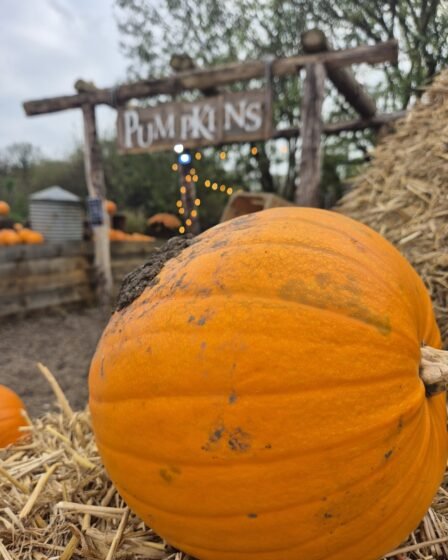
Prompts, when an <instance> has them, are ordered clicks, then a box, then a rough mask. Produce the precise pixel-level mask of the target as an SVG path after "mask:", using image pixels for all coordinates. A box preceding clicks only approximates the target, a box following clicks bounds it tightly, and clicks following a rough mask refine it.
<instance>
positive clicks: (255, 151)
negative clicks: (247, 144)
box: [250, 146, 258, 156]
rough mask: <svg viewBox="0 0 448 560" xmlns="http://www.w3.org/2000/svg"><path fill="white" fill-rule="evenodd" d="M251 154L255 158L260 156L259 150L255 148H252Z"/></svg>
mask: <svg viewBox="0 0 448 560" xmlns="http://www.w3.org/2000/svg"><path fill="white" fill-rule="evenodd" d="M250 153H251V154H252V155H253V156H256V155H257V154H258V148H256V147H255V146H254V147H253V148H251V150H250Z"/></svg>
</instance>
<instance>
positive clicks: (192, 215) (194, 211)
mask: <svg viewBox="0 0 448 560" xmlns="http://www.w3.org/2000/svg"><path fill="white" fill-rule="evenodd" d="M197 215H198V211H197V210H192V211H191V217H192V218H196V216H197Z"/></svg>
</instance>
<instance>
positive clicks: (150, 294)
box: [89, 208, 447, 560]
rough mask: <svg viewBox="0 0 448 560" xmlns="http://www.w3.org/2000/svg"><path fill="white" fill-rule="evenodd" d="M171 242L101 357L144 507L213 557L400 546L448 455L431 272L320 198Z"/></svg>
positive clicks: (108, 446) (132, 499)
mask: <svg viewBox="0 0 448 560" xmlns="http://www.w3.org/2000/svg"><path fill="white" fill-rule="evenodd" d="M182 246H184V248H182ZM167 247H168V250H167V251H166V254H167V255H169V256H171V257H172V258H170V259H169V260H167V261H166V262H165V263H163V261H162V260H161V254H160V253H157V254H156V258H155V259H154V261H153V263H152V264H147V265H146V266H145V267H143V268H142V269H140V270H139V271H137V272H135V273H133V274H132V275H130V276H129V277H128V282H127V284H126V285H125V286H124V287H123V289H122V293H121V296H120V300H119V305H118V310H117V311H116V312H115V313H114V314H113V316H112V318H111V321H110V323H109V325H108V326H107V328H106V330H105V332H104V333H103V336H102V339H101V341H100V343H99V345H98V348H97V351H96V354H95V356H94V359H93V362H92V365H91V371H90V380H89V383H90V408H91V412H92V420H93V427H94V432H95V435H96V440H97V443H98V448H99V450H100V453H101V456H102V458H103V461H104V464H105V467H106V469H107V471H108V473H109V475H110V476H111V478H112V480H113V482H114V484H115V485H116V487H117V489H118V491H119V492H120V493H121V495H122V496H123V498H124V499H125V500H126V502H127V503H128V504H129V506H130V507H131V508H132V509H133V510H134V511H135V512H136V513H137V514H138V515H140V516H141V518H142V519H143V520H144V521H145V522H146V523H147V524H148V525H149V526H151V527H152V528H153V529H154V530H155V531H157V532H158V533H159V534H160V535H162V536H163V537H164V538H165V539H167V541H168V542H170V543H171V544H173V545H175V546H177V547H179V548H180V549H182V550H184V551H186V552H187V553H189V554H191V555H193V556H195V557H198V558H200V559H202V560H255V559H257V560H286V559H288V560H289V559H297V560H299V559H300V560H305V559H306V560H324V559H325V560H330V559H331V560H374V559H377V558H379V557H381V556H382V555H383V554H384V553H386V552H387V551H389V550H391V549H392V548H394V547H395V546H398V545H399V543H400V542H401V541H402V540H403V539H404V538H406V536H407V535H408V533H409V532H411V531H412V530H413V529H415V527H416V526H417V525H418V523H419V521H420V520H421V519H422V517H423V515H424V514H425V511H426V510H427V508H428V506H429V505H430V503H431V499H432V497H433V496H434V494H435V492H436V490H437V487H438V485H439V483H440V482H441V480H442V476H443V472H444V469H445V465H446V460H447V433H446V422H445V420H446V418H445V416H446V412H445V394H444V393H441V394H438V395H434V396H431V397H430V396H427V395H426V392H425V385H424V383H423V382H422V379H421V378H420V376H419V365H420V361H421V347H422V344H425V345H429V346H433V347H439V346H440V335H439V331H438V328H437V325H436V323H435V320H434V315H433V311H432V307H431V302H430V299H429V296H428V294H427V292H426V290H425V288H424V285H423V283H422V281H421V280H420V278H419V277H418V276H417V274H416V273H415V271H414V270H413V269H412V268H411V266H410V265H409V264H408V263H407V261H406V260H405V259H404V258H403V257H402V256H401V255H400V254H399V253H398V252H397V251H396V250H395V249H394V248H393V247H392V246H391V245H390V244H389V243H388V242H387V241H385V240H384V239H383V238H382V237H381V236H380V235H378V234H377V233H375V232H374V231H372V230H370V229H369V228H367V227H366V226H364V225H361V224H360V223H357V222H355V221H353V220H351V219H349V218H346V217H344V216H341V215H338V214H336V213H332V212H328V211H323V210H316V209H309V208H278V209H272V210H267V211H263V212H259V213H255V214H251V215H247V216H242V217H240V218H237V219H234V220H231V221H229V222H226V223H224V224H221V225H219V226H217V227H215V228H213V229H211V230H208V231H207V232H205V233H204V234H202V235H200V236H199V237H197V238H196V239H192V240H187V239H182V240H179V239H178V238H176V239H173V240H172V241H171V242H169V244H168V245H167ZM429 393H430V391H428V395H429Z"/></svg>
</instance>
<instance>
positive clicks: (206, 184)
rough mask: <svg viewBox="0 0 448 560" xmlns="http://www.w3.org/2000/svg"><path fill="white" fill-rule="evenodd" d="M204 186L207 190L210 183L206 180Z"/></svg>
mask: <svg viewBox="0 0 448 560" xmlns="http://www.w3.org/2000/svg"><path fill="white" fill-rule="evenodd" d="M204 185H205V186H206V187H207V188H208V187H209V186H210V185H211V182H210V181H209V180H208V179H207V181H205V182H204Z"/></svg>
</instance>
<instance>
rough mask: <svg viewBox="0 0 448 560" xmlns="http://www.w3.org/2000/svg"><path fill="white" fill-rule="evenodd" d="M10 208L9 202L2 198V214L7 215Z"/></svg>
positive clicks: (0, 214)
mask: <svg viewBox="0 0 448 560" xmlns="http://www.w3.org/2000/svg"><path fill="white" fill-rule="evenodd" d="M10 210H11V209H10V207H9V204H8V203H7V202H5V201H4V200H0V216H7V215H8V214H9V212H10Z"/></svg>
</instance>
